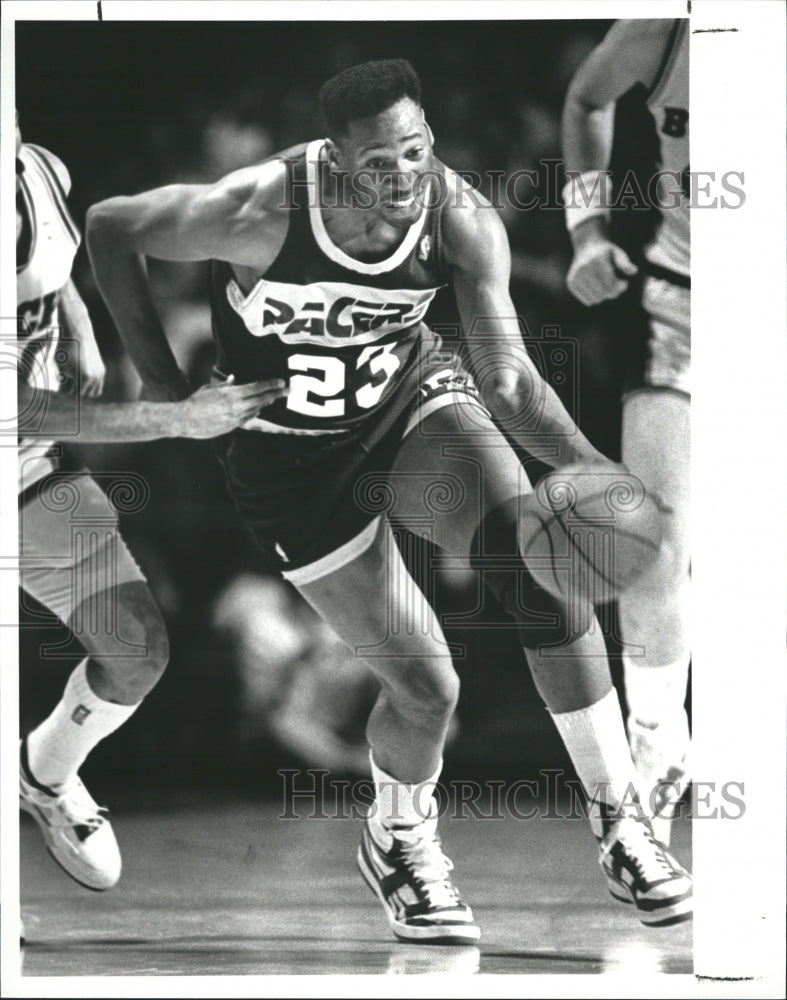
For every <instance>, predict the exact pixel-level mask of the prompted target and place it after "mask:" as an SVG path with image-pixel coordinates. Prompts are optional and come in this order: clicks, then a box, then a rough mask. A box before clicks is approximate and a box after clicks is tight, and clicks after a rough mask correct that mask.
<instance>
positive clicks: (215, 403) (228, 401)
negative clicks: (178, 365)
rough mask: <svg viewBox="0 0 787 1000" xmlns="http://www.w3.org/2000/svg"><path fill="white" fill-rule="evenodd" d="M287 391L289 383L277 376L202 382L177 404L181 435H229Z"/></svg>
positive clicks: (198, 436) (199, 436)
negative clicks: (237, 381) (241, 381)
mask: <svg viewBox="0 0 787 1000" xmlns="http://www.w3.org/2000/svg"><path fill="white" fill-rule="evenodd" d="M287 392H288V389H287V386H286V384H285V383H284V382H283V381H282V380H281V379H278V378H269V379H260V380H259V381H258V382H247V383H246V384H245V385H235V384H234V382H233V380H232V377H230V378H229V379H228V380H227V381H226V382H221V383H218V384H214V383H211V384H209V385H203V386H202V387H201V388H200V389H197V391H196V392H195V393H193V395H191V396H189V397H188V399H184V400H183V401H182V402H180V403H179V404H178V406H179V407H180V414H179V421H178V423H179V426H181V434H182V435H183V437H191V438H212V437H218V436H219V435H220V434H228V433H229V432H230V431H233V430H235V428H236V427H240V426H241V425H243V424H245V423H246V422H247V421H248V420H250V419H251V418H252V417H254V416H255V415H256V414H257V413H258V411H259V410H260V409H262V408H263V407H265V406H270V404H271V403H273V402H274V401H275V400H277V399H280V398H281V397H282V396H286V395H287Z"/></svg>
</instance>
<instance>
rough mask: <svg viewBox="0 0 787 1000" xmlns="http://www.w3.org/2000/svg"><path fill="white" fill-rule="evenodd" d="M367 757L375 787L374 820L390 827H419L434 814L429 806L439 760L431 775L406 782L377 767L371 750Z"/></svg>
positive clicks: (386, 827)
mask: <svg viewBox="0 0 787 1000" xmlns="http://www.w3.org/2000/svg"><path fill="white" fill-rule="evenodd" d="M369 760H370V762H371V765H372V779H373V780H374V790H375V809H374V812H373V815H372V819H373V820H375V821H376V822H378V823H379V824H380V825H381V826H383V827H384V828H385V829H387V830H390V829H392V828H402V827H413V826H418V824H419V823H423V821H424V820H425V819H430V818H432V816H433V815H434V810H433V808H432V804H433V803H434V790H435V786H436V785H437V779H438V778H439V777H440V771H442V769H443V764H442V761H441V762H440V767H438V769H437V770H436V771H435V773H434V774H433V775H432V777H431V778H427V779H426V781H419V782H417V783H416V784H408V783H407V782H405V781H399V780H398V779H397V778H394V777H392V776H391V775H390V774H387V773H386V772H385V771H383V769H382V768H380V767H378V766H377V764H375V762H374V757H373V755H372V752H371V751H369Z"/></svg>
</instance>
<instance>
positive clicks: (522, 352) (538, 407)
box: [443, 195, 605, 467]
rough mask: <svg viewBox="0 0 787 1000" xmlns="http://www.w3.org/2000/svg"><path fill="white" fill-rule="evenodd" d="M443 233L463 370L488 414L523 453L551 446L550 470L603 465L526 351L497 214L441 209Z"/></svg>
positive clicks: (472, 209) (507, 250) (487, 209)
mask: <svg viewBox="0 0 787 1000" xmlns="http://www.w3.org/2000/svg"><path fill="white" fill-rule="evenodd" d="M474 197H476V198H477V195H476V196H474ZM443 235H444V240H445V252H446V258H447V260H448V262H449V263H450V264H451V265H452V268H453V285H454V291H455V293H456V301H457V304H458V306H459V313H460V317H461V320H462V326H463V330H464V336H465V343H466V345H467V349H468V352H469V355H470V366H471V369H472V370H473V372H474V373H476V377H477V378H478V381H479V388H480V390H481V392H482V395H483V398H484V402H485V403H486V405H487V406H488V407H489V409H490V411H491V412H492V413H493V415H494V416H495V417H496V418H497V419H498V420H499V422H500V424H501V425H502V426H503V427H504V428H505V430H506V431H507V433H509V434H510V435H511V437H512V438H513V439H514V440H515V441H516V443H517V444H519V445H521V446H522V447H523V448H525V449H527V450H528V451H532V452H535V454H541V453H542V451H543V447H544V445H547V446H549V448H552V447H556V448H557V451H558V454H557V455H556V456H554V457H547V458H545V459H544V460H545V461H546V462H548V463H550V464H552V465H554V466H555V467H560V466H563V465H567V464H570V463H572V462H577V461H584V462H602V461H604V460H605V459H604V456H603V455H601V454H600V452H598V451H597V450H596V449H595V448H594V447H593V446H592V445H591V444H590V442H589V441H588V440H587V438H585V436H584V435H583V434H582V433H581V432H580V430H579V429H578V428H577V426H576V424H575V423H574V421H573V420H572V419H571V417H570V416H569V414H568V413H567V412H566V409H565V407H564V406H563V404H562V403H561V402H560V399H559V398H558V396H557V395H556V394H555V392H554V390H553V389H552V388H551V387H550V386H549V385H547V383H546V382H545V381H544V380H543V379H542V377H541V375H540V374H539V371H538V369H537V368H536V366H535V364H534V363H533V361H532V359H531V358H530V355H529V354H528V352H527V349H526V347H525V345H524V342H523V339H522V331H521V329H520V325H519V320H518V317H517V314H516V310H515V308H514V304H513V302H512V301H511V295H510V292H509V288H508V286H509V280H510V275H511V251H510V248H509V245H508V236H507V235H506V231H505V228H504V227H503V224H502V222H501V221H500V218H499V217H498V215H497V212H496V211H495V210H494V209H493V208H492V207H491V205H489V204H488V203H487V204H485V205H480V206H478V207H475V206H469V205H468V204H463V205H460V206H456V205H455V204H451V205H449V206H448V207H447V208H446V209H445V210H444V218H443Z"/></svg>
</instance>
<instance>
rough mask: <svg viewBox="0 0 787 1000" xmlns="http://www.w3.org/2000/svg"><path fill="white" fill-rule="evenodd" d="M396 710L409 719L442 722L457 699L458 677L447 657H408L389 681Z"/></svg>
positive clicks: (447, 716) (450, 713) (451, 711)
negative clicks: (433, 658)
mask: <svg viewBox="0 0 787 1000" xmlns="http://www.w3.org/2000/svg"><path fill="white" fill-rule="evenodd" d="M389 690H390V693H391V695H392V696H393V699H394V702H395V704H396V705H397V707H398V709H399V711H400V712H401V713H402V714H403V715H405V716H406V717H408V718H411V719H412V720H413V721H425V722H429V723H442V722H444V721H445V720H447V719H448V718H450V716H451V715H452V713H453V711H454V709H455V708H456V705H457V702H458V701H459V678H458V677H457V674H456V671H455V670H454V668H453V665H452V664H451V663H450V661H448V660H446V659H445V658H444V657H441V658H440V659H438V660H436V661H435V660H431V659H421V658H416V657H414V658H412V659H411V660H408V661H406V662H405V663H403V664H401V666H400V667H399V668H397V670H396V674H395V676H394V678H392V680H391V681H389Z"/></svg>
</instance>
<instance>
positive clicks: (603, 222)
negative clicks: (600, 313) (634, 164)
mask: <svg viewBox="0 0 787 1000" xmlns="http://www.w3.org/2000/svg"><path fill="white" fill-rule="evenodd" d="M675 24H676V22H675V21H674V20H670V19H659V20H649V19H642V20H630V21H629V20H623V21H616V22H615V24H614V25H613V26H612V28H610V30H609V32H608V33H607V35H606V37H605V38H604V40H603V41H602V42H601V44H600V45H598V46H597V47H596V48H595V49H594V50H593V51H592V52H591V53H590V55H589V56H588V58H587V59H586V60H585V62H584V63H583V64H582V65H581V66H580V68H579V69H578V70H577V73H576V75H575V76H574V78H573V80H572V81H571V85H570V87H569V90H568V95H567V97H566V102H565V105H564V108H563V121H562V126H561V131H562V140H563V156H564V161H565V168H566V171H567V173H568V174H569V178H570V179H569V182H568V183H567V184H566V189H565V192H564V198H565V201H566V205H567V211H566V216H567V222H568V226H569V231H570V234H571V241H572V243H573V245H574V260H573V262H572V264H571V268H570V270H569V273H568V279H567V280H568V287H569V289H570V291H571V292H572V293H573V294H574V295H576V297H577V298H578V299H579V300H580V301H581V302H583V303H584V304H585V305H594V304H596V303H598V302H601V301H603V300H604V299H611V298H615V297H616V296H618V295H620V294H621V292H623V291H624V289H625V288H626V285H627V284H628V279H629V277H631V275H633V274H635V273H636V270H637V269H636V267H635V266H634V264H633V263H632V262H631V260H630V259H629V257H628V255H627V254H626V253H625V251H624V250H623V249H622V248H621V247H619V246H616V245H615V244H614V243H613V242H612V240H611V239H610V235H609V219H608V214H607V212H606V211H605V210H604V204H605V203H608V202H609V200H610V179H609V173H608V168H609V161H610V155H611V152H612V140H613V128H614V120H615V103H616V102H617V100H618V98H620V97H622V96H623V95H624V94H625V93H627V92H628V91H629V90H631V88H632V87H634V86H635V85H636V84H642V85H643V86H644V87H646V88H647V89H648V90H650V89H651V88H652V87H653V85H654V84H655V82H656V80H657V78H658V75H659V72H660V69H661V66H662V64H663V60H664V58H665V56H666V54H667V52H668V49H669V46H670V43H671V39H672V34H673V31H674V29H675ZM572 173H573V174H574V175H581V178H580V179H575V178H574V179H572Z"/></svg>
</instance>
